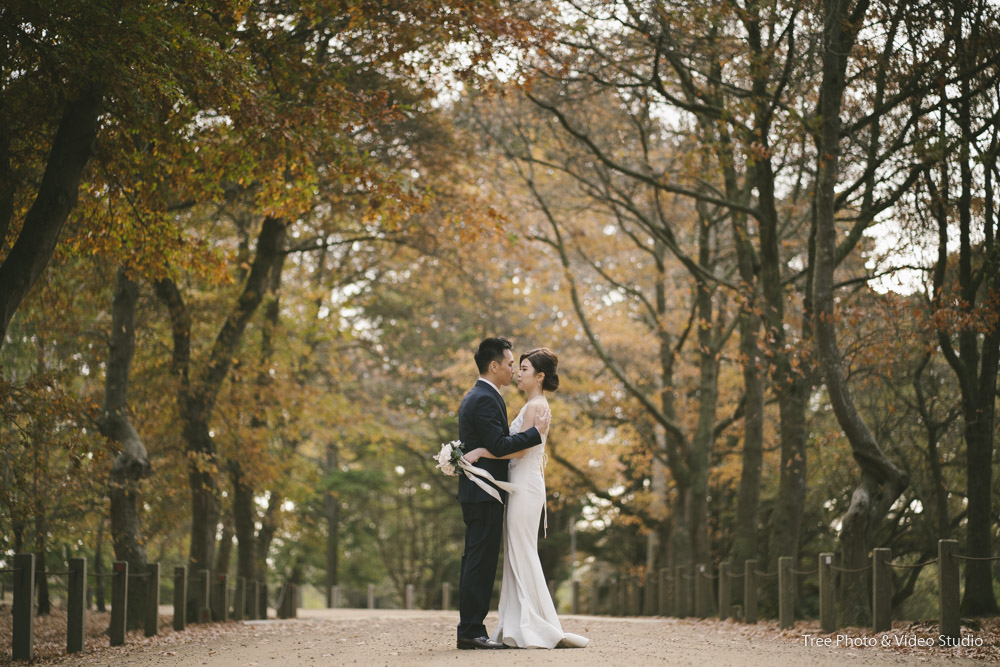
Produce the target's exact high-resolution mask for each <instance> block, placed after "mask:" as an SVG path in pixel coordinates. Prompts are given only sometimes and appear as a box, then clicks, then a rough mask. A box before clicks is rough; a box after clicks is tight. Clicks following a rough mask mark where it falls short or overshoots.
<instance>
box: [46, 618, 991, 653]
mask: <svg viewBox="0 0 1000 667" xmlns="http://www.w3.org/2000/svg"><path fill="white" fill-rule="evenodd" d="M561 618H562V621H563V627H564V628H565V629H566V630H567V631H568V632H575V633H578V634H582V635H586V636H588V637H590V639H591V643H590V646H588V647H587V648H584V649H570V650H553V651H545V650H523V651H517V650H506V651H478V652H475V653H473V652H471V651H458V650H456V648H455V625H456V624H457V621H458V614H457V612H454V611H452V612H440V611H399V610H362V609H337V610H305V609H300V610H299V617H298V618H297V619H294V620H288V621H275V620H269V621H254V622H249V623H226V624H213V625H206V626H192V627H191V628H189V630H187V631H185V632H183V633H176V632H173V631H172V630H170V629H169V628H164V631H163V632H162V633H161V634H160V635H159V636H158V637H155V638H151V639H145V638H143V637H142V636H141V634H139V633H136V634H134V635H131V636H130V638H129V641H128V643H127V644H126V646H122V647H116V648H110V647H108V646H107V640H106V638H104V640H103V642H98V643H97V644H94V645H91V644H89V643H88V647H87V650H86V652H85V653H83V654H77V655H75V656H62V657H58V658H52V659H48V660H42V661H39V662H37V663H36V664H42V665H53V664H74V665H115V666H118V665H134V666H148V665H177V666H181V665H184V666H187V665H210V666H212V667H251V666H255V665H310V666H311V665H352V664H357V665H461V664H468V663H469V662H470V661H474V663H475V664H476V665H477V666H479V665H486V666H490V665H497V666H499V665H568V666H572V667H583V666H587V665H597V666H600V667H612V666H617V665H629V666H630V667H644V666H646V665H662V664H670V665H713V666H714V665H734V666H747V667H776V666H778V665H796V666H797V665H808V666H816V667H825V666H829V667H840V666H841V665H844V664H845V663H848V662H849V663H851V664H852V665H862V666H864V665H906V664H920V665H928V666H934V665H949V666H954V665H977V664H984V663H987V662H994V664H995V661H996V660H997V658H998V655H1000V638H998V637H997V636H996V633H995V632H994V631H993V630H994V628H990V629H988V630H984V631H982V630H981V631H980V632H978V633H976V634H975V635H969V636H970V637H977V638H979V639H977V640H976V641H982V642H983V643H984V646H983V647H981V648H978V649H974V650H969V649H963V648H951V649H947V648H938V647H933V648H927V647H920V646H916V647H906V646H905V643H906V642H911V643H917V642H919V641H920V639H921V638H923V637H928V638H929V637H933V636H935V635H934V632H935V631H936V628H933V627H932V626H927V627H925V628H920V627H917V626H907V625H902V624H900V625H898V626H897V627H896V628H895V629H894V632H893V633H891V634H888V635H885V637H886V638H887V639H888V643H889V644H890V646H888V647H882V646H881V645H879V646H875V647H870V646H865V647H862V645H863V644H864V643H866V642H871V641H875V642H876V643H880V642H882V639H881V638H882V637H883V636H882V635H874V636H872V638H871V639H869V638H868V637H867V636H866V635H865V633H860V632H859V633H857V634H852V633H850V632H848V631H842V633H843V635H844V637H846V639H842V640H841V644H842V645H841V646H840V647H837V646H836V645H834V646H829V647H828V646H822V645H815V644H814V645H808V640H807V639H806V638H804V637H803V635H804V634H809V635H813V636H817V637H829V638H830V642H831V643H834V644H835V643H836V639H837V635H818V634H815V635H814V633H816V632H817V627H816V625H815V624H810V623H807V622H802V623H799V624H797V625H796V627H795V628H794V629H791V630H785V631H779V630H778V629H777V627H776V626H775V625H774V624H773V623H762V624H758V625H756V626H747V625H741V624H737V623H733V622H729V621H712V620H697V621H696V620H693V619H674V618H607V617H594V616H563V617H561ZM495 623H496V618H495V616H494V615H492V614H491V615H490V617H488V618H487V620H486V625H487V627H488V628H491V627H492V626H493V625H495ZM897 637H900V638H902V639H900V640H897V639H896V638H897ZM847 641H850V642H851V643H853V644H855V647H854V648H845V647H844V646H843V644H844V643H846V642H847ZM898 642H902V643H903V644H904V646H894V644H897V643H898ZM101 644H103V645H101ZM968 656H973V657H968ZM974 657H978V658H980V659H973V658H974Z"/></svg>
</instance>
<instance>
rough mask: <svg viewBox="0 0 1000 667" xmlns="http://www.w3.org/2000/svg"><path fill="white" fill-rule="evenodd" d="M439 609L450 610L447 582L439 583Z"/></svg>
mask: <svg viewBox="0 0 1000 667" xmlns="http://www.w3.org/2000/svg"><path fill="white" fill-rule="evenodd" d="M441 609H443V610H444V611H448V610H449V609H451V584H449V583H448V582H447V581H445V582H442V583H441Z"/></svg>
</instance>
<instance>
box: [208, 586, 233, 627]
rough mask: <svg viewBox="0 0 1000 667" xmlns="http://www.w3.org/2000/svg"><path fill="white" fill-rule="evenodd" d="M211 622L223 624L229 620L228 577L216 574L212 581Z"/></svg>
mask: <svg viewBox="0 0 1000 667" xmlns="http://www.w3.org/2000/svg"><path fill="white" fill-rule="evenodd" d="M211 608H212V620H213V621H220V622H223V623H225V622H226V621H228V620H229V575H228V574H217V575H215V579H214V580H213V581H212V601H211Z"/></svg>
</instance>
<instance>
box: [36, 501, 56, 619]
mask: <svg viewBox="0 0 1000 667" xmlns="http://www.w3.org/2000/svg"><path fill="white" fill-rule="evenodd" d="M48 533H49V527H48V521H47V519H46V517H45V511H44V510H43V509H39V511H38V512H37V514H36V516H35V563H36V564H35V587H36V588H35V604H36V605H37V607H36V608H35V609H36V612H37V613H38V615H39V616H48V615H49V614H50V613H52V599H51V597H50V596H49V577H48V575H47V574H46V573H45V552H46V551H47V550H48V547H47V544H46V539H45V538H46V536H47V535H48Z"/></svg>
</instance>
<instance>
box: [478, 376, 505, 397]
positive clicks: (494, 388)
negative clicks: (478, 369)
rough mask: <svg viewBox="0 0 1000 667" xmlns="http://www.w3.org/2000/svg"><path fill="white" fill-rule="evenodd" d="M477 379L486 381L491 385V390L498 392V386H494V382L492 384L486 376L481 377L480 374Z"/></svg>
mask: <svg viewBox="0 0 1000 667" xmlns="http://www.w3.org/2000/svg"><path fill="white" fill-rule="evenodd" d="M479 381H480V382H485V383H486V384H488V385H489V386H491V387H493V391H495V392H496V393H498V394H499V393H500V387H498V386H496V385H495V384H493V383H492V382H490V381H489V380H487V379H486V378H484V377H482V376H479ZM501 395H502V394H501Z"/></svg>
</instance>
